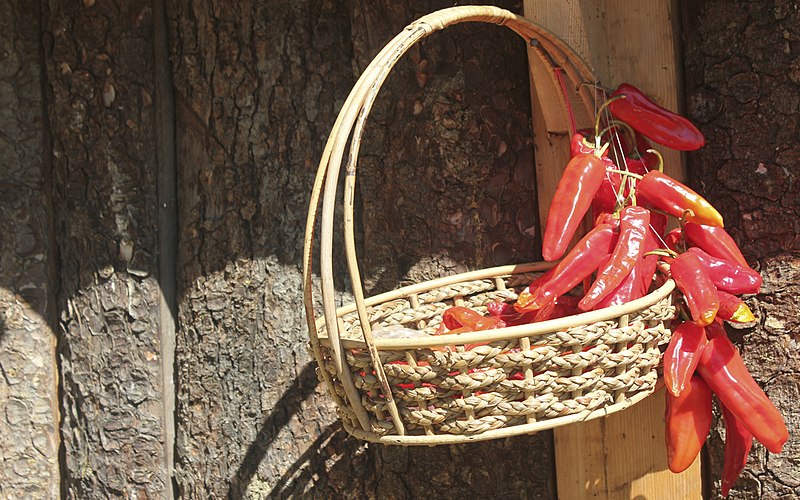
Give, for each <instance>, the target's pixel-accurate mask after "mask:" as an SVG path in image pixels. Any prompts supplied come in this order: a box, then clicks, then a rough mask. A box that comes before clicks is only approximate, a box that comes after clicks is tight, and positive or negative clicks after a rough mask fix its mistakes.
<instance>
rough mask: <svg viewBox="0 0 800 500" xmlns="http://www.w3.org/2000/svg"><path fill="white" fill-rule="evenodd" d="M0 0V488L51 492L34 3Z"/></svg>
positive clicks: (49, 349) (48, 254) (45, 220)
mask: <svg viewBox="0 0 800 500" xmlns="http://www.w3.org/2000/svg"><path fill="white" fill-rule="evenodd" d="M33 7H34V8H31V5H30V3H29V2H26V1H23V0H13V1H8V2H2V3H0V47H3V51H2V56H0V57H2V62H0V123H2V127H1V128H2V131H3V132H2V133H1V134H0V372H2V374H3V376H2V377H0V402H1V403H0V408H2V413H0V497H2V498H8V499H12V498H20V499H23V498H58V496H59V470H58V469H59V466H58V446H59V443H58V441H59V438H58V392H57V385H56V384H57V378H58V377H57V369H56V364H55V351H56V350H55V335H54V334H53V329H52V325H53V323H54V321H53V319H54V317H55V315H54V312H55V300H54V289H55V286H54V285H55V284H54V283H53V281H52V272H51V270H52V268H53V265H54V259H53V253H52V238H51V229H52V228H51V224H50V210H49V204H50V200H49V178H48V177H49V176H48V171H47V165H48V163H47V161H46V151H47V150H48V142H47V129H46V123H47V120H46V119H45V116H44V112H43V109H44V108H43V97H42V81H41V78H42V72H43V70H42V67H41V63H42V60H41V57H40V53H41V31H40V30H41V26H40V18H39V10H38V8H37V7H38V6H37V5H34V6H33Z"/></svg>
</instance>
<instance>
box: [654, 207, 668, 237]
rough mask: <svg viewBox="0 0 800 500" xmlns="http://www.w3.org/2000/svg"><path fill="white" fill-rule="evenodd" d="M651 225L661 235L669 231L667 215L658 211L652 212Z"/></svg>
mask: <svg viewBox="0 0 800 500" xmlns="http://www.w3.org/2000/svg"><path fill="white" fill-rule="evenodd" d="M650 226H651V227H652V228H653V229H655V231H656V233H658V235H659V236H663V235H664V233H666V232H667V216H666V215H664V214H660V213H658V212H650Z"/></svg>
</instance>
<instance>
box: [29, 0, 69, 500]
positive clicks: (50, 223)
mask: <svg viewBox="0 0 800 500" xmlns="http://www.w3.org/2000/svg"><path fill="white" fill-rule="evenodd" d="M36 9H37V15H36V19H37V21H38V23H39V26H38V27H37V31H38V33H39V35H40V36H39V47H38V49H39V53H38V58H39V68H40V71H41V73H40V78H39V85H40V88H41V96H42V100H41V120H42V130H41V133H42V151H41V154H42V190H43V192H44V196H43V199H44V202H45V208H44V212H45V224H46V226H47V227H46V228H45V229H44V231H43V232H44V235H45V238H46V241H45V250H46V252H47V257H46V258H47V262H48V264H49V265H48V266H47V274H48V275H47V283H48V286H47V292H46V293H47V298H46V301H47V304H48V305H49V306H48V307H47V314H46V318H45V319H46V320H47V324H48V326H49V327H50V331H51V332H53V335H55V337H56V338H55V341H56V345H55V353H54V354H55V358H54V359H53V363H54V365H55V369H56V381H55V383H56V397H57V399H58V407H57V409H56V414H55V415H53V421H54V424H55V426H56V429H55V432H56V433H57V435H58V469H59V490H60V491H59V494H60V497H61V498H66V497H67V479H68V477H69V470H68V468H67V449H66V447H65V446H64V436H63V435H62V433H63V427H62V425H61V411H62V409H63V408H64V378H63V376H62V373H63V372H62V367H61V356H59V352H61V349H62V348H63V346H62V342H63V341H64V338H63V336H62V335H61V334H60V331H61V330H60V329H59V327H58V312H59V311H58V300H57V294H58V290H59V288H60V286H61V283H60V279H59V273H58V261H59V254H58V246H57V244H56V233H55V219H54V212H53V138H52V127H51V124H50V115H49V112H48V104H49V100H48V98H49V96H50V94H49V93H48V87H47V75H46V63H47V49H46V47H45V42H46V41H48V42H50V43H52V37H50V36H48V35H49V34H48V33H45V31H44V9H43V8H42V2H41V1H39V2H37V3H36Z"/></svg>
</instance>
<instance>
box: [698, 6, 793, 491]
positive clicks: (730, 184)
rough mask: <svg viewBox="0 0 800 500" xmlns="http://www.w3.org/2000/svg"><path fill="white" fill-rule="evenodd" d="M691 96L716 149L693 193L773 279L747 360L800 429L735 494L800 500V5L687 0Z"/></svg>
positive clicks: (758, 457) (713, 469) (747, 342)
mask: <svg viewBox="0 0 800 500" xmlns="http://www.w3.org/2000/svg"><path fill="white" fill-rule="evenodd" d="M684 12H685V22H684V25H685V36H686V43H685V59H686V71H685V74H686V93H687V102H688V111H689V115H690V117H691V118H692V119H693V120H695V121H696V122H698V123H699V124H700V128H701V130H702V131H703V133H704V134H705V135H706V138H707V146H706V147H705V148H703V149H702V150H700V151H698V152H696V153H692V154H690V155H689V169H688V170H689V173H690V177H691V180H692V183H693V185H694V186H695V187H696V188H698V189H699V190H700V191H701V192H702V193H703V194H704V195H707V198H708V199H709V201H711V202H712V203H713V204H714V205H716V206H717V207H718V208H719V209H720V212H721V213H722V214H723V215H724V217H725V227H726V229H727V230H728V231H729V232H730V233H731V235H732V236H733V237H734V239H735V240H736V241H737V242H738V243H739V244H740V246H741V248H742V252H743V253H744V255H745V256H746V257H747V258H748V260H749V261H750V262H751V264H752V265H753V266H755V267H756V268H757V269H759V271H760V272H761V274H762V276H763V278H764V285H763V287H762V290H761V292H760V293H759V294H758V295H756V296H754V297H751V298H748V299H747V301H748V303H749V304H750V306H751V308H752V309H753V310H754V312H755V313H756V316H757V318H758V323H757V324H756V325H755V326H753V327H749V326H748V327H746V328H741V329H735V330H731V331H730V334H731V337H732V339H733V340H734V341H735V342H737V343H738V345H739V347H740V349H741V351H742V355H743V357H744V360H745V363H746V365H747V366H748V368H749V369H750V371H751V373H752V374H753V376H754V377H755V378H756V380H758V381H759V383H760V384H761V385H762V387H763V388H764V389H765V391H766V392H767V394H768V395H769V396H770V399H772V401H773V402H774V403H775V404H776V406H777V407H778V409H779V410H780V411H781V413H782V414H783V417H784V419H785V420H786V424H787V426H788V427H789V429H790V434H789V441H788V442H787V443H786V445H785V447H784V449H783V452H782V453H781V454H778V455H773V454H771V453H769V452H768V451H766V449H765V448H764V447H763V446H761V445H760V444H758V445H755V446H754V447H753V450H752V452H751V454H750V457H749V460H748V464H747V467H746V469H745V471H744V473H743V475H742V478H741V479H740V480H739V481H738V482H737V483H736V485H735V486H734V488H733V490H732V491H731V495H730V498H788V497H796V496H798V495H800V473H798V471H800V437H799V436H797V434H796V432H793V430H796V429H798V428H800V412H798V410H797V399H798V394H800V356H799V355H798V341H800V323H798V317H799V316H800V299H798V297H800V285H798V283H800V169H798V164H799V163H798V160H800V147H798V144H797V129H798V120H799V119H800V109H798V106H800V77H799V76H798V74H800V73H798V68H800V63H799V62H798V61H800V59H798V57H797V49H798V48H800V45H798V42H800V28H798V26H800V11H798V9H797V5H796V3H795V2H789V1H783V0H775V1H770V2H748V1H736V2H729V1H721V0H705V1H702V2H684ZM723 435H724V431H723V426H722V423H721V421H720V422H719V423H718V425H717V427H716V429H715V430H714V431H713V432H712V436H711V438H710V439H709V441H708V456H709V459H710V460H709V462H710V477H709V480H710V481H712V482H713V484H714V488H713V495H712V498H718V497H719V484H720V482H719V481H720V476H721V473H722V465H723V441H722V437H723Z"/></svg>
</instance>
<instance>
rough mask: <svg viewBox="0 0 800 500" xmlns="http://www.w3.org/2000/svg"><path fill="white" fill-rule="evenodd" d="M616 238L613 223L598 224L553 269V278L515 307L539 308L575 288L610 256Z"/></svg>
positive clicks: (521, 298)
mask: <svg viewBox="0 0 800 500" xmlns="http://www.w3.org/2000/svg"><path fill="white" fill-rule="evenodd" d="M616 241H617V233H616V232H615V231H614V228H613V227H612V226H611V225H610V224H600V225H597V226H595V227H594V228H593V229H592V230H591V231H589V232H588V233H587V234H586V236H584V237H583V239H581V241H579V242H578V244H577V245H575V246H574V247H573V248H572V250H570V251H569V253H568V254H567V255H566V257H564V258H563V259H562V260H561V262H559V263H558V265H557V266H556V267H554V268H553V274H552V275H551V276H550V279H548V280H547V281H546V282H545V283H542V284H541V285H539V286H538V287H536V288H535V289H534V290H532V291H531V292H530V294H529V295H528V296H526V297H525V298H524V300H523V297H522V295H520V298H519V299H517V302H516V303H515V304H514V308H515V309H516V310H517V311H520V312H526V311H533V310H536V309H540V308H541V307H544V306H545V305H546V304H547V303H548V302H549V301H551V300H554V299H556V298H557V297H560V296H562V295H564V294H565V293H567V292H568V291H570V290H572V289H573V288H575V287H576V286H577V285H578V284H579V283H580V282H581V281H583V279H584V278H586V277H587V276H589V275H591V274H592V273H593V272H594V271H595V270H596V269H597V268H598V267H599V266H600V264H602V263H603V262H604V261H605V260H606V259H607V258H608V256H609V255H610V254H611V251H612V250H613V249H614V244H615V243H616Z"/></svg>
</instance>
